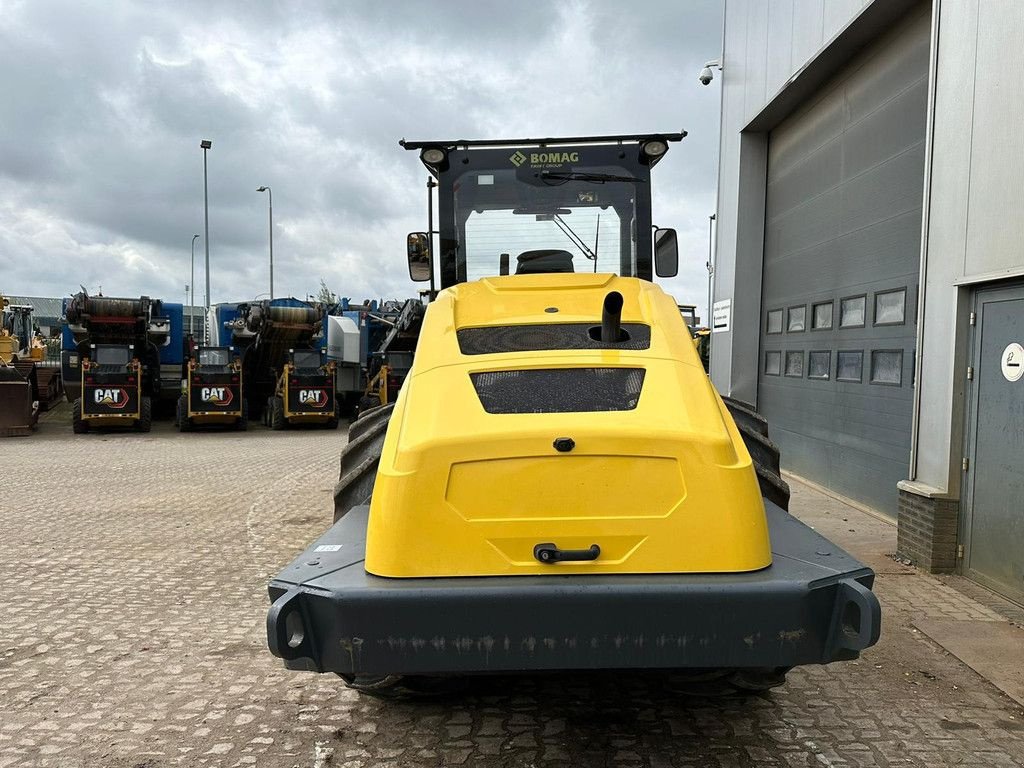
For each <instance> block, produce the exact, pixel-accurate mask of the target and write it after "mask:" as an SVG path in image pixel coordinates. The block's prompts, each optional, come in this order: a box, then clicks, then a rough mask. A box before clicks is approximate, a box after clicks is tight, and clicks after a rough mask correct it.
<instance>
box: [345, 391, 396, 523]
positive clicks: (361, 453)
mask: <svg viewBox="0 0 1024 768" xmlns="http://www.w3.org/2000/svg"><path fill="white" fill-rule="evenodd" d="M394 410H395V406H394V404H393V403H392V404H390V405H385V406H383V407H378V408H374V409H373V410H371V411H364V412H363V413H361V414H360V415H359V418H358V419H356V421H355V422H353V424H352V426H350V427H349V429H348V444H347V445H346V446H345V448H344V449H343V450H342V452H341V469H340V471H339V472H338V484H337V485H335V486H334V522H338V521H339V520H340V519H341V518H342V517H344V516H345V514H346V513H347V512H348V511H349V510H350V509H352V507H358V506H360V505H362V504H367V503H369V501H370V496H371V495H372V494H373V483H374V481H375V480H376V479H377V466H378V465H379V464H380V453H381V450H382V449H383V447H384V435H385V434H386V433H387V431H388V422H389V421H390V420H391V414H392V413H393V412H394Z"/></svg>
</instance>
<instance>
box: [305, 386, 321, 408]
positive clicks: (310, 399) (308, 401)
mask: <svg viewBox="0 0 1024 768" xmlns="http://www.w3.org/2000/svg"><path fill="white" fill-rule="evenodd" d="M299 402H300V403H301V404H302V405H311V406H313V407H314V408H323V407H324V406H325V405H327V390H324V389H300V390H299Z"/></svg>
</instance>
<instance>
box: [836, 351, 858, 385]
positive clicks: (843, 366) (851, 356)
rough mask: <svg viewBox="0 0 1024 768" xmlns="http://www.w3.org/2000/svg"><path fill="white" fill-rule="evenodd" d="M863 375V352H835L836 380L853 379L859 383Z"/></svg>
mask: <svg viewBox="0 0 1024 768" xmlns="http://www.w3.org/2000/svg"><path fill="white" fill-rule="evenodd" d="M863 377H864V353H863V352H860V351H858V352H839V353H838V354H836V381H855V382H858V383H860V381H861V380H862V379H863Z"/></svg>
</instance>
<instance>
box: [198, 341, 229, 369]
mask: <svg viewBox="0 0 1024 768" xmlns="http://www.w3.org/2000/svg"><path fill="white" fill-rule="evenodd" d="M232 356H233V353H232V348H231V347H199V348H198V349H197V350H196V363H197V365H198V368H199V370H200V371H201V372H202V373H224V372H226V371H228V370H230V368H231V358H232Z"/></svg>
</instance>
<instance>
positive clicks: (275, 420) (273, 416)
mask: <svg viewBox="0 0 1024 768" xmlns="http://www.w3.org/2000/svg"><path fill="white" fill-rule="evenodd" d="M268 420H269V422H270V424H269V426H270V428H271V429H284V428H285V427H286V426H288V423H287V422H286V421H285V420H284V400H282V399H281V398H280V397H276V396H275V397H272V398H270V416H269V417H268Z"/></svg>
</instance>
